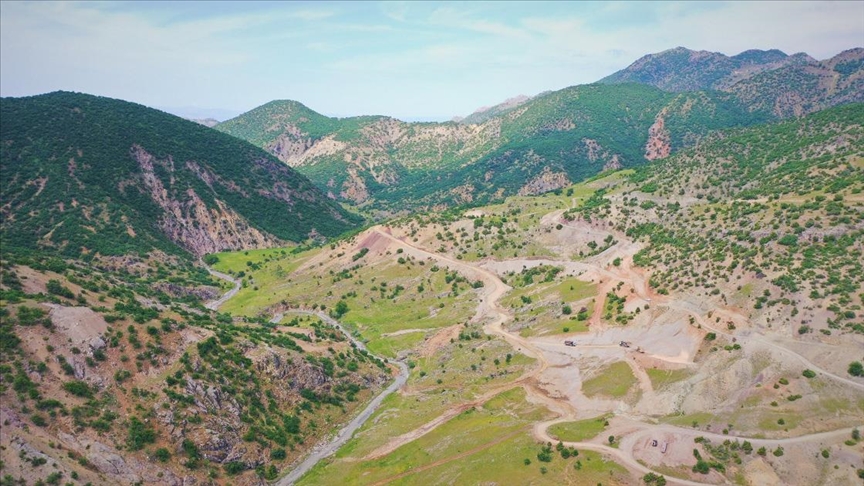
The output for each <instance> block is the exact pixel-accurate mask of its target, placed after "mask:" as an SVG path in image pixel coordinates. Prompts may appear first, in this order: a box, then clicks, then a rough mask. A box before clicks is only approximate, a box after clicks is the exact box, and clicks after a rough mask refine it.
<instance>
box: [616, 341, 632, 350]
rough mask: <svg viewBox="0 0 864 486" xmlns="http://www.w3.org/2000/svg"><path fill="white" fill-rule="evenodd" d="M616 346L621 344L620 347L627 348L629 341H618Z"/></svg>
mask: <svg viewBox="0 0 864 486" xmlns="http://www.w3.org/2000/svg"><path fill="white" fill-rule="evenodd" d="M618 346H621V347H622V348H629V347H630V343H628V342H627V341H621V342H620V343H618Z"/></svg>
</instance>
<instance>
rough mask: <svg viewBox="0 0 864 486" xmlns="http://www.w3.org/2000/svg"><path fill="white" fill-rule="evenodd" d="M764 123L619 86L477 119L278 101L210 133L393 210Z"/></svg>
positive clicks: (755, 114)
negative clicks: (390, 114)
mask: <svg viewBox="0 0 864 486" xmlns="http://www.w3.org/2000/svg"><path fill="white" fill-rule="evenodd" d="M767 119H770V116H769V115H767V114H765V113H763V112H761V111H759V110H755V111H751V110H748V109H747V108H746V107H745V106H743V105H741V104H740V103H738V102H736V101H735V100H734V99H733V98H732V97H731V96H729V95H726V94H722V93H721V94H718V93H710V92H707V93H687V94H675V93H668V92H664V91H662V90H659V89H657V88H653V87H649V86H645V85H638V84H625V85H614V86H611V85H584V86H574V87H571V88H566V89H563V90H560V91H555V92H550V93H546V94H544V95H541V96H537V97H535V98H532V99H531V100H528V101H525V102H524V103H522V104H520V105H518V106H516V107H513V108H510V109H508V110H504V111H502V112H501V114H499V115H497V116H493V117H491V118H489V119H487V120H485V121H483V122H482V123H479V124H459V123H453V122H449V123H406V122H402V121H399V120H395V119H392V118H386V117H362V118H349V119H333V118H327V117H324V116H322V115H319V114H317V113H315V112H313V111H311V110H309V109H308V108H306V107H305V106H303V105H301V104H299V103H297V102H293V101H278V102H272V103H268V104H267V105H264V106H262V107H259V108H256V109H254V110H252V111H250V112H248V113H246V114H243V115H240V116H239V117H237V118H235V119H233V120H229V121H226V122H225V123H222V124H219V125H217V126H216V129H217V130H220V131H223V132H225V133H228V134H231V135H234V136H237V137H240V138H243V139H245V140H248V141H250V142H252V143H254V144H256V145H258V146H260V147H262V148H264V149H266V150H268V151H269V152H271V153H273V154H275V155H277V156H278V157H279V158H280V159H281V160H283V161H284V162H286V163H288V164H289V165H291V166H293V167H296V168H297V170H298V171H300V172H301V173H303V174H305V175H307V176H308V177H309V178H310V179H311V180H312V181H313V182H314V183H315V184H317V185H318V186H319V187H321V188H322V189H323V190H325V191H327V192H328V194H329V195H330V196H331V197H333V198H336V199H338V200H343V201H347V202H351V203H352V204H357V205H361V206H365V207H367V208H369V209H372V210H380V211H383V212H384V213H393V212H397V211H400V210H405V209H409V208H435V207H443V206H454V205H460V204H469V203H470V204H477V203H479V202H484V201H491V200H498V199H500V198H502V197H504V196H506V195H511V194H539V193H542V192H545V191H549V190H553V189H556V188H560V187H564V186H566V185H569V184H571V183H572V182H573V181H578V180H582V179H584V178H585V177H589V176H591V175H594V174H596V173H598V172H600V171H602V170H604V169H610V168H620V167H633V166H636V165H639V164H641V163H643V162H644V161H645V160H646V159H648V160H651V159H655V158H661V157H665V156H667V155H668V154H669V153H671V152H673V151H675V150H678V149H680V148H683V147H686V146H689V145H692V144H693V143H695V141H697V140H698V139H699V138H700V137H702V136H704V135H705V134H707V133H709V132H710V131H711V130H714V129H717V128H724V127H730V126H741V125H752V124H755V123H759V122H762V121H765V120H767Z"/></svg>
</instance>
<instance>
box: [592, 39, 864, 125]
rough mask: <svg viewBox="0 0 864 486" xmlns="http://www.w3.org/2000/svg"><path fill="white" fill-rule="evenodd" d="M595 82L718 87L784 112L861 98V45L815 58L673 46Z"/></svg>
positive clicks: (670, 88) (672, 88)
mask: <svg viewBox="0 0 864 486" xmlns="http://www.w3.org/2000/svg"><path fill="white" fill-rule="evenodd" d="M599 82H600V83H603V84H618V83H634V82H635V83H640V84H647V85H650V86H655V87H658V88H660V89H663V90H665V91H672V92H683V91H701V90H720V91H725V92H729V93H732V94H734V95H735V97H736V98H737V99H738V100H739V101H740V102H741V103H743V104H745V105H747V106H749V107H750V109H752V110H759V111H767V112H770V113H772V114H773V115H774V116H776V117H778V118H786V117H790V116H801V115H804V114H807V113H813V112H815V111H819V110H821V109H824V108H828V107H831V106H835V105H840V104H845V103H854V102H860V101H864V48H854V49H849V50H846V51H843V52H841V53H840V54H838V55H836V56H834V57H832V58H831V59H827V60H824V61H817V60H815V59H813V58H812V57H810V56H808V55H807V54H804V53H798V54H794V55H792V56H787V55H786V54H785V53H783V52H781V51H778V50H776V49H775V50H770V51H760V50H750V51H744V52H742V53H741V54H738V55H736V56H732V57H729V56H725V55H723V54H720V53H717V52H707V51H692V50H689V49H685V48H683V47H677V48H675V49H670V50H668V51H663V52H660V53H657V54H649V55H647V56H644V57H642V58H641V59H639V60H637V61H636V62H634V63H633V64H631V65H630V66H628V67H627V68H625V69H622V70H621V71H618V72H616V73H614V74H611V75H609V76H607V77H605V78H603V79H601V80H600V81H599Z"/></svg>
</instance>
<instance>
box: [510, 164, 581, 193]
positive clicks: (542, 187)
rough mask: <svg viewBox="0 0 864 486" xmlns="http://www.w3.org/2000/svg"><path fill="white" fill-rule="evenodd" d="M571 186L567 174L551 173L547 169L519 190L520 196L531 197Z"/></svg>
mask: <svg viewBox="0 0 864 486" xmlns="http://www.w3.org/2000/svg"><path fill="white" fill-rule="evenodd" d="M570 184H571V182H570V179H569V178H567V174H565V173H563V172H552V171H551V170H549V168H548V167H546V168H544V169H543V172H541V173H540V175H538V176H537V177H535V178H534V179H532V180H531V181H529V182H528V183H527V184H525V185H524V186H522V188H521V189H519V195H520V196H533V195H535V194H542V193H544V192H549V191H554V190H555V189H560V188H562V187H567V186H569V185H570Z"/></svg>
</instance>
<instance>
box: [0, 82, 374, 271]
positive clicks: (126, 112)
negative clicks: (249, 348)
mask: <svg viewBox="0 0 864 486" xmlns="http://www.w3.org/2000/svg"><path fill="white" fill-rule="evenodd" d="M0 115H2V130H0V139H2V141H0V161H2V171H3V181H2V198H0V211H2V215H3V223H2V231H3V239H4V244H5V245H9V246H11V247H17V248H31V249H32V248H37V247H38V248H46V249H51V250H52V251H56V252H60V253H62V254H64V255H69V256H77V255H79V254H82V253H94V252H95V253H101V254H108V255H117V254H126V253H129V252H133V251H141V250H143V251H146V250H148V249H150V248H153V247H156V248H160V249H163V250H166V251H176V247H175V245H177V246H179V247H181V248H183V249H185V250H186V251H189V252H191V253H193V254H195V255H203V254H204V253H208V252H214V251H219V250H223V249H242V248H252V247H261V246H270V245H273V244H276V243H278V242H281V241H286V240H292V241H299V240H303V239H306V238H308V237H310V236H316V235H324V236H334V235H337V234H339V233H341V232H343V231H345V230H347V229H350V228H351V227H353V226H354V225H356V224H357V223H358V219H357V218H356V217H355V216H351V215H349V214H348V213H346V212H345V211H344V210H342V209H341V208H340V207H339V206H338V205H336V204H334V203H333V202H331V201H329V200H328V199H327V198H325V197H324V196H323V194H321V192H320V191H319V190H318V189H317V188H315V187H314V186H313V185H312V184H310V183H309V181H308V180H307V179H306V178H305V177H303V176H301V175H299V174H297V173H296V172H294V171H293V170H292V169H290V168H288V167H286V166H285V165H284V164H282V163H281V162H279V161H278V160H277V159H276V158H274V157H273V156H271V155H269V154H267V153H265V152H263V151H261V150H260V149H258V148H257V147H254V146H253V145H251V144H249V143H246V142H243V141H241V140H238V139H236V138H234V137H229V136H226V135H223V134H221V133H219V132H216V131H214V130H211V129H209V128H207V127H204V126H200V125H198V124H197V123H194V122H191V121H187V120H184V119H181V118H178V117H175V116H172V115H169V114H167V113H163V112H161V111H158V110H154V109H150V108H147V107H144V106H141V105H137V104H134V103H128V102H125V101H120V100H114V99H109V98H102V97H97V96H91V95H85V94H77V93H68V92H56V93H50V94H46V95H40V96H33V97H27V98H4V99H2V101H0Z"/></svg>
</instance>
